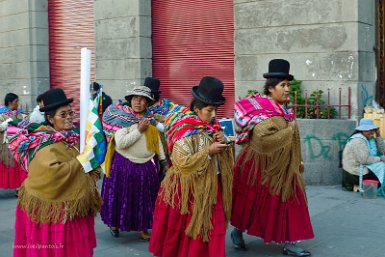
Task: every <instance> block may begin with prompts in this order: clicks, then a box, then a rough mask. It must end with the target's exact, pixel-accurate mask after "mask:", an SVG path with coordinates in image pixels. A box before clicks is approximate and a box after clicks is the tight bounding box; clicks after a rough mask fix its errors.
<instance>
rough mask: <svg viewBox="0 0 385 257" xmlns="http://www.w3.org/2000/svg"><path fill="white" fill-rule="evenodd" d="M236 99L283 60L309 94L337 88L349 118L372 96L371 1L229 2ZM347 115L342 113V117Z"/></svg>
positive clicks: (335, 99) (256, 86) (260, 82)
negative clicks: (347, 106)
mask: <svg viewBox="0 0 385 257" xmlns="http://www.w3.org/2000/svg"><path fill="white" fill-rule="evenodd" d="M234 14H235V85H236V97H237V96H244V95H245V94H246V92H247V90H248V89H258V90H261V89H262V87H263V81H264V79H263V77H262V74H263V73H264V72H267V69H268V62H269V60H270V59H273V58H284V59H287V60H289V61H290V63H291V73H292V74H293V75H294V76H295V78H296V79H299V80H302V81H303V83H302V89H303V90H305V89H307V90H309V93H310V92H312V91H314V90H317V89H321V90H323V91H326V90H327V88H330V89H331V92H332V103H338V97H337V96H338V88H339V87H341V88H342V93H343V95H342V97H343V99H344V100H345V101H344V102H343V104H346V103H347V100H346V98H347V87H351V88H352V98H351V99H352V107H353V109H352V114H353V118H355V117H359V116H360V115H361V113H362V108H363V105H364V104H365V103H367V102H369V101H370V100H371V99H372V98H373V96H374V89H375V87H374V83H375V74H376V68H375V56H374V50H373V47H374V45H375V26H374V24H375V4H374V0H333V1H330V0H272V1H271V0H269V1H263V0H262V1H261V0H259V1H256V0H234ZM346 114H347V113H346V111H343V112H342V115H343V116H346Z"/></svg>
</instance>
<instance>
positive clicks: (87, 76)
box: [80, 48, 91, 153]
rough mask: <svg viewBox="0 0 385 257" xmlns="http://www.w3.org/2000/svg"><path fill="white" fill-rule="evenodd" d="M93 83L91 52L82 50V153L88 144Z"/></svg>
mask: <svg viewBox="0 0 385 257" xmlns="http://www.w3.org/2000/svg"><path fill="white" fill-rule="evenodd" d="M90 83H91V50H90V49H88V48H82V49H81V62H80V153H82V152H83V150H84V146H85V143H86V123H87V115H88V104H89V102H90Z"/></svg>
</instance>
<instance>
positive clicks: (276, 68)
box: [263, 59, 293, 81]
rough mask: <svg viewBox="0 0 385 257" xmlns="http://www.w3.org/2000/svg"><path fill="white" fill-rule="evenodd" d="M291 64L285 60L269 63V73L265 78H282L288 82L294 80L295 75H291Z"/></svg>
mask: <svg viewBox="0 0 385 257" xmlns="http://www.w3.org/2000/svg"><path fill="white" fill-rule="evenodd" d="M289 71H290V63H289V62H288V61H286V60H283V59H273V60H271V61H270V62H269V72H267V73H264V74H263V77H264V78H266V79H268V78H281V79H287V80H289V81H290V80H293V75H291V74H289Z"/></svg>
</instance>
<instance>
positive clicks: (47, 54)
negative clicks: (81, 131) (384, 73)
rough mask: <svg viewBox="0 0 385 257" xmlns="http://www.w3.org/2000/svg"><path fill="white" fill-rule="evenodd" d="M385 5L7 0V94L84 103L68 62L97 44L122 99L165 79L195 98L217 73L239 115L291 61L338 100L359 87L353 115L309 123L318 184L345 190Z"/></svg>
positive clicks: (103, 69) (97, 62) (311, 86)
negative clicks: (343, 176)
mask: <svg viewBox="0 0 385 257" xmlns="http://www.w3.org/2000/svg"><path fill="white" fill-rule="evenodd" d="M380 9H381V6H379V5H378V4H377V1H375V0H333V1H330V0H221V1H219V0H210V1H207V0H206V1H203V0H178V1H176V0H152V1H151V0H93V1H90V0H85V1H65V0H60V1H59V0H50V1H47V0H20V1H12V0H0V96H4V95H5V94H6V93H7V92H14V93H16V94H18V95H19V96H20V97H21V100H22V102H23V103H28V105H29V106H31V105H34V104H35V102H34V100H35V98H36V96H37V95H38V94H39V93H41V92H43V91H45V90H47V89H48V88H49V87H56V86H57V87H63V88H64V89H66V91H67V90H70V91H71V94H73V95H71V96H72V97H76V93H77V90H78V88H77V85H78V83H77V82H76V79H77V76H78V75H77V72H78V71H76V69H75V71H68V70H66V69H67V68H68V67H67V66H66V65H68V64H70V65H69V66H71V67H76V66H77V62H78V60H76V58H79V57H80V48H81V47H89V48H91V49H94V51H93V52H94V53H95V55H94V59H93V63H94V66H93V74H94V75H93V76H94V78H95V80H96V81H98V82H100V83H101V84H103V85H104V88H105V91H106V92H107V93H108V94H109V95H111V97H112V98H113V99H119V98H123V96H124V95H125V93H126V92H127V90H129V89H130V88H131V87H132V86H133V85H138V84H141V83H142V82H143V80H144V78H145V77H146V76H150V75H154V76H157V77H159V78H160V79H161V81H162V82H163V83H162V86H161V87H162V95H163V96H166V97H174V98H178V97H179V98H178V99H180V100H179V101H182V102H183V101H188V100H189V98H190V91H189V90H190V89H191V87H192V86H194V85H196V84H197V83H199V78H200V77H201V76H204V75H214V76H217V77H218V78H220V79H222V80H224V81H225V87H226V88H227V91H226V94H227V95H226V97H227V99H229V104H228V105H227V106H226V107H225V111H224V112H223V113H222V115H223V116H231V112H232V110H231V105H232V103H233V102H234V100H235V99H237V98H238V97H242V96H245V95H246V93H247V91H248V90H250V89H254V90H261V89H262V87H263V81H264V79H263V77H262V74H263V73H264V72H266V71H267V66H268V61H269V60H270V59H272V58H284V59H287V60H289V61H290V63H291V73H292V74H293V75H294V76H295V78H296V79H298V80H301V81H303V82H302V88H303V90H305V89H306V90H308V91H309V93H310V92H313V91H315V90H323V91H327V89H330V92H331V102H332V103H337V102H338V100H339V99H338V98H339V96H338V91H339V88H341V92H342V100H343V101H347V97H348V94H347V90H348V88H349V87H350V88H351V97H350V101H351V119H344V120H330V121H327V120H300V121H299V122H300V125H301V131H302V132H301V133H302V142H303V153H304V160H305V163H306V168H307V170H308V171H309V175H306V176H307V177H306V179H307V181H308V182H310V183H313V184H317V183H321V184H330V183H336V181H338V180H339V176H340V174H339V171H340V170H339V169H338V166H337V164H336V163H338V151H339V150H340V149H341V147H342V146H343V143H344V140H345V139H346V137H348V135H349V134H350V133H351V132H352V130H353V129H354V127H355V125H356V122H357V120H358V119H359V118H360V117H361V116H362V110H363V107H364V106H365V105H367V104H371V102H372V100H373V99H375V97H376V86H377V83H376V82H377V81H376V80H377V76H378V75H377V72H378V70H381V69H379V68H377V63H378V53H379V52H380V50H381V49H379V48H378V46H379V44H378V42H381V41H380V38H379V37H378V36H377V34H378V31H379V28H380V24H378V22H377V18H378V13H380V12H379V10H380ZM92 10H93V11H92ZM69 22H72V23H71V24H72V25H71V26H70V27H69V28H65V25H66V24H68V23H69ZM92 25H93V26H92ZM65 29H67V30H65ZM63 31H67V32H63ZM90 32H91V33H90ZM55 33H56V34H55ZM65 33H68V34H65ZM54 35H56V36H57V37H54ZM229 38H230V39H229ZM66 39H69V41H67V43H66V41H65V40H66ZM82 40H83V41H82ZM60 43H61V44H64V46H63V47H65V46H67V48H60ZM194 46H195V47H194ZM55 49H57V50H56V52H55ZM63 49H64V50H63ZM77 51H78V52H79V55H78V56H77V55H76V52H77ZM382 51H383V50H382ZM376 53H377V55H376ZM54 54H56V55H54ZM170 56H172V57H170ZM168 57H170V58H168ZM60 58H62V59H63V62H64V63H65V65H63V66H60V65H62V64H61V63H60V61H57V60H58V59H60ZM55 61H56V62H55ZM66 67H67V68H66ZM78 67H79V68H78V69H79V70H80V61H79V65H78ZM79 74H80V73H79ZM60 76H62V78H61V80H57V78H58V77H60ZM67 78H68V79H67ZM78 81H80V75H79V79H78ZM377 91H378V92H379V91H380V90H377ZM163 93H164V94H163ZM183 103H185V102H183ZM345 103H346V102H345ZM341 114H342V117H343V118H347V110H345V109H343V110H342V111H341ZM320 128H322V129H320Z"/></svg>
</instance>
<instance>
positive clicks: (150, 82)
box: [144, 77, 160, 93]
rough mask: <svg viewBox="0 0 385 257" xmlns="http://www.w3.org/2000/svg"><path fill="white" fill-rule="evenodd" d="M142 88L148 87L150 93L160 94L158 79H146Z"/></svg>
mask: <svg viewBox="0 0 385 257" xmlns="http://www.w3.org/2000/svg"><path fill="white" fill-rule="evenodd" d="M144 86H145V87H148V88H149V89H151V92H152V93H157V92H159V93H160V91H159V87H160V80H159V79H156V78H152V77H147V78H145V80H144Z"/></svg>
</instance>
